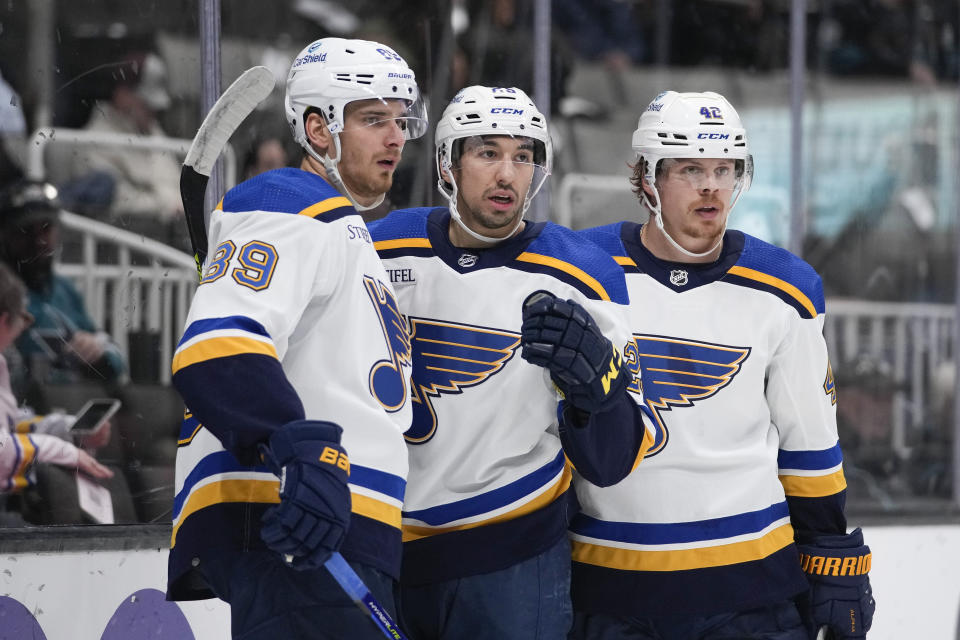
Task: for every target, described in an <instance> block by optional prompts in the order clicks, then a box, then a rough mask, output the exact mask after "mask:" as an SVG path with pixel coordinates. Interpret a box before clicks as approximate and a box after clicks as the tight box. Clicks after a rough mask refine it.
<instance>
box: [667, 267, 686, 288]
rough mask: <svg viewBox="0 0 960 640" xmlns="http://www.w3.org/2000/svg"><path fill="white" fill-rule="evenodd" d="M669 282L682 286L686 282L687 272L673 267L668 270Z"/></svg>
mask: <svg viewBox="0 0 960 640" xmlns="http://www.w3.org/2000/svg"><path fill="white" fill-rule="evenodd" d="M670 284H672V285H673V286H675V287H682V286H684V285H685V284H687V272H686V270H684V269H673V270H672V271H671V272H670Z"/></svg>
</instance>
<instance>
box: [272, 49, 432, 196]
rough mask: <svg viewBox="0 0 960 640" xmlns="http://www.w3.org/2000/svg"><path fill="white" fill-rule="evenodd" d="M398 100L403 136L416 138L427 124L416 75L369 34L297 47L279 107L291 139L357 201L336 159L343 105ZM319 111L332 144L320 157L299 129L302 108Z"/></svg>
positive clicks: (399, 58) (304, 114)
mask: <svg viewBox="0 0 960 640" xmlns="http://www.w3.org/2000/svg"><path fill="white" fill-rule="evenodd" d="M370 99H377V100H383V101H385V100H390V99H399V100H403V101H404V103H405V105H406V109H405V110H404V112H403V113H402V114H401V115H400V116H398V117H397V118H396V119H397V120H401V121H402V122H401V123H400V124H401V126H402V128H403V130H404V136H405V138H406V139H408V140H409V139H413V138H419V137H420V136H422V135H423V134H424V133H425V132H426V130H427V114H426V109H425V108H424V104H423V100H422V98H421V96H420V90H419V88H418V87H417V81H416V77H415V75H414V73H413V70H411V69H410V67H409V66H407V63H406V62H405V61H404V60H403V58H401V57H400V56H399V55H398V54H397V53H396V52H394V51H393V50H392V49H391V48H389V47H387V46H385V45H382V44H380V43H378V42H372V41H369V40H346V39H343V38H322V39H320V40H315V41H314V42H312V43H310V44H309V45H307V46H306V47H304V49H303V51H301V52H300V53H299V54H298V55H297V57H296V58H295V59H294V61H293V64H292V65H291V66H290V73H289V74H288V75H287V88H286V95H285V97H284V109H285V112H286V117H287V122H288V123H289V125H290V129H291V131H292V132H293V139H294V140H295V141H296V142H297V144H299V145H300V146H301V147H303V148H304V150H305V151H306V152H307V153H308V154H310V156H312V157H313V158H314V159H315V160H317V161H318V162H320V163H321V164H322V165H323V166H324V168H325V169H326V171H327V176H328V177H329V178H330V181H331V182H332V183H333V184H334V186H335V187H337V188H338V189H339V190H340V191H341V192H342V193H343V194H344V195H345V196H347V197H348V198H350V200H351V201H353V202H354V206H356V208H357V209H361V210H363V209H372V208H373V207H375V206H377V205H379V204H380V202H382V197H381V199H380V201H378V202H376V203H374V204H373V205H371V206H368V207H360V206H358V205H357V203H356V200H355V198H354V197H353V196H352V194H351V193H350V192H349V190H347V188H346V187H345V186H344V185H343V181H342V179H341V178H340V173H339V171H338V170H337V164H338V163H339V162H340V156H341V153H340V135H339V134H340V133H341V132H343V131H344V126H345V123H344V117H343V111H344V108H345V107H346V105H347V104H348V103H350V102H355V101H357V100H370ZM310 108H314V109H316V110H317V111H318V112H320V113H321V114H322V115H323V117H324V118H325V120H326V123H327V128H328V129H329V130H330V133H331V134H332V136H333V143H334V149H331V150H329V151H328V152H327V155H326V156H324V157H320V155H319V154H318V153H317V152H316V150H315V149H314V148H313V146H312V145H311V144H310V140H309V139H308V138H307V133H306V130H305V129H304V121H305V120H306V116H307V111H308V109H310Z"/></svg>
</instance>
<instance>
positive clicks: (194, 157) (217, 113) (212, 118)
mask: <svg viewBox="0 0 960 640" xmlns="http://www.w3.org/2000/svg"><path fill="white" fill-rule="evenodd" d="M274 84H275V81H274V77H273V74H272V73H270V70H269V69H267V68H266V67H251V68H250V69H247V70H246V71H244V72H243V73H242V74H240V77H239V78H237V79H236V80H234V82H233V84H231V85H230V86H229V87H227V90H226V91H224V92H223V94H222V95H221V96H220V97H219V98H218V99H217V101H216V102H215V103H214V105H213V106H212V107H211V108H210V111H209V112H207V116H206V117H205V118H204V119H203V123H202V124H201V125H200V128H199V129H198V130H197V135H196V136H194V138H193V142H192V143H191V144H190V150H189V151H187V157H186V158H185V159H184V161H183V169H182V170H181V171H180V198H181V199H182V200H183V213H184V217H185V218H186V220H187V232H188V233H189V234H190V246H191V247H193V259H194V260H195V261H196V263H197V274H198V275H199V276H201V277H202V275H203V274H202V268H203V261H204V260H205V259H206V257H207V228H206V224H205V220H204V218H205V215H204V214H205V211H204V195H205V193H206V191H207V182H208V181H209V180H210V172H211V171H213V165H214V163H215V162H216V161H217V158H219V157H220V154H221V153H222V152H223V148H224V147H225V146H226V144H227V140H229V139H230V136H232V135H233V132H234V131H236V130H237V127H239V126H240V123H241V122H243V121H244V119H246V117H247V116H248V115H250V113H251V112H252V111H253V110H254V109H256V107H257V105H258V104H260V103H261V102H263V101H264V100H265V99H266V98H267V96H269V95H270V92H271V91H273V87H274Z"/></svg>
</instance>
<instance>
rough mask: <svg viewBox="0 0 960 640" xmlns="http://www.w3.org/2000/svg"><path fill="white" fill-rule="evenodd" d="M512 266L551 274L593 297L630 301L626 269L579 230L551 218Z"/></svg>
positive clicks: (624, 302)
mask: <svg viewBox="0 0 960 640" xmlns="http://www.w3.org/2000/svg"><path fill="white" fill-rule="evenodd" d="M510 266H511V267H513V268H515V269H520V270H523V271H529V272H536V273H547V274H550V275H552V276H554V277H556V278H557V279H559V280H562V281H563V282H566V283H567V284H570V285H572V286H574V287H576V288H577V289H579V290H580V291H581V292H582V293H583V294H584V295H585V296H586V297H587V298H590V299H593V300H610V301H613V302H617V303H619V304H627V303H628V302H629V297H628V295H627V284H626V281H625V280H624V279H623V270H622V269H620V268H619V267H618V266H617V264H616V262H614V261H613V260H612V259H611V258H610V255H609V254H608V253H607V252H606V251H604V250H603V249H601V248H600V247H598V246H597V245H595V244H594V243H592V242H589V241H587V240H585V239H584V238H583V237H582V236H579V235H578V234H577V233H576V232H574V231H571V230H570V229H567V228H566V227H561V226H560V225H557V224H553V223H551V222H548V223H547V224H546V225H545V226H544V227H543V231H541V232H540V235H538V236H537V237H536V238H535V239H534V240H533V242H531V243H530V244H529V245H527V248H526V250H525V251H523V252H522V253H520V254H519V255H518V256H517V257H516V258H515V259H514V261H513V262H512V263H511V265H510Z"/></svg>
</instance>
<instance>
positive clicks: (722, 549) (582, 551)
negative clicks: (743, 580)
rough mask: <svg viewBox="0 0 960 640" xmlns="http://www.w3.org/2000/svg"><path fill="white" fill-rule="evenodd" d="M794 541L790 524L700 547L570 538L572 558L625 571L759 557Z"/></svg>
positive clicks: (699, 565) (727, 562)
mask: <svg viewBox="0 0 960 640" xmlns="http://www.w3.org/2000/svg"><path fill="white" fill-rule="evenodd" d="M792 542H793V527H792V526H790V525H789V524H785V525H782V526H780V527H777V528H776V529H774V530H773V531H771V532H769V533H767V534H766V535H764V536H762V537H760V538H758V539H756V540H745V541H743V542H732V543H730V544H721V545H717V546H713V547H701V548H699V549H671V550H669V551H646V550H644V551H639V550H635V549H617V548H614V547H607V546H600V545H596V544H590V543H587V542H581V541H578V540H574V541H573V560H574V561H575V562H582V563H584V564H592V565H596V566H598V567H607V568H609V569H622V570H627V571H685V570H688V569H704V568H707V567H721V566H724V565H731V564H739V563H742V562H750V561H753V560H762V559H763V558H766V557H767V556H769V555H771V554H773V553H776V552H777V551H779V550H780V549H783V548H784V547H786V546H787V545H788V544H790V543H792Z"/></svg>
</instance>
